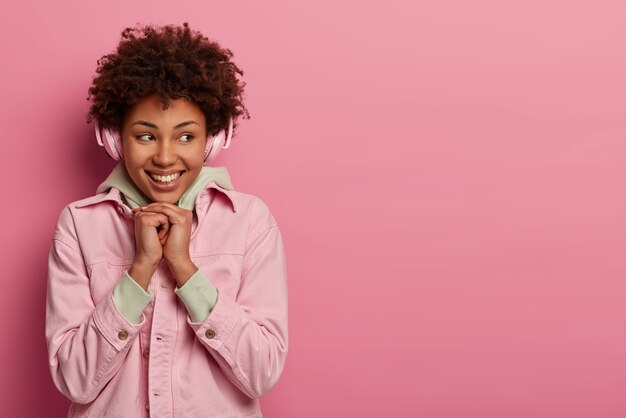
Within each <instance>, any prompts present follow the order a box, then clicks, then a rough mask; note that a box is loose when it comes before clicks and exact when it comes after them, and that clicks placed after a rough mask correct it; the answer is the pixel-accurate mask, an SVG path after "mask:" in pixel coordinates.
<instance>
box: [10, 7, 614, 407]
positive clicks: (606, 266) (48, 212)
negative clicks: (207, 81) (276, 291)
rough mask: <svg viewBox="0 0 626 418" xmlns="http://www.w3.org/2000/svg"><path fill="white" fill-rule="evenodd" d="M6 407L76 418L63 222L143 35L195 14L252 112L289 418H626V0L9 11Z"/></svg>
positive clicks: (239, 182) (243, 142) (231, 155)
mask: <svg viewBox="0 0 626 418" xmlns="http://www.w3.org/2000/svg"><path fill="white" fill-rule="evenodd" d="M0 14H1V15H2V16H3V17H2V25H0V39H1V41H0V42H1V44H0V45H1V51H0V54H1V55H0V56H1V59H2V67H1V68H2V76H1V77H0V92H2V97H1V100H2V111H1V112H0V126H1V128H2V137H3V138H2V153H1V154H0V155H1V157H0V158H1V161H2V163H1V164H0V167H1V170H2V177H3V179H4V181H3V182H2V193H3V195H4V198H3V204H2V219H3V228H2V255H1V256H2V269H3V272H2V279H3V283H4V291H3V292H2V293H1V294H0V298H1V300H0V313H1V316H0V324H1V327H2V328H1V331H2V334H1V335H2V344H0V350H2V352H1V356H0V359H1V362H2V363H1V364H0V370H2V373H1V375H2V377H1V379H2V380H1V385H2V387H1V388H0V389H1V390H0V396H1V397H2V398H1V401H0V405H2V407H3V411H2V413H1V415H2V416H3V417H40V416H43V415H42V412H41V411H46V412H45V413H43V414H44V415H45V416H50V417H57V416H59V417H60V416H64V415H65V413H66V410H67V406H68V402H67V401H66V399H65V398H64V397H63V396H62V395H60V394H59V393H58V392H57V390H56V388H55V387H54V386H53V384H52V381H51V378H50V375H49V371H48V367H47V359H46V348H45V340H44V316H45V312H44V303H45V284H46V275H47V264H46V263H47V253H48V249H49V244H50V238H51V234H52V231H53V228H54V224H55V221H56V218H57V216H58V214H59V212H60V210H61V209H62V208H63V206H65V205H66V204H67V203H69V202H71V201H73V200H77V199H80V198H83V197H86V196H89V195H92V194H93V193H94V192H95V188H96V186H97V185H98V184H99V183H100V182H101V181H102V180H103V179H104V178H105V177H106V176H107V175H108V173H109V171H110V170H111V169H112V168H113V163H112V161H111V160H109V159H108V158H107V157H106V155H105V154H104V151H103V150H102V149H100V148H99V147H98V146H97V144H96V141H95V139H94V137H93V135H92V128H91V126H88V125H87V124H86V123H85V115H86V112H87V106H88V103H87V101H86V100H85V99H86V96H87V88H88V86H89V84H90V81H91V77H92V76H93V74H94V71H95V68H96V60H97V59H98V58H99V57H100V56H102V55H103V54H105V53H108V52H110V51H111V50H112V49H113V48H114V47H115V45H116V44H117V42H118V40H119V37H120V33H121V31H122V29H123V28H124V27H126V26H127V25H133V24H135V23H136V22H144V23H160V24H163V23H181V22H183V21H184V20H188V21H189V22H190V24H191V26H192V28H195V29H199V30H201V31H203V32H204V33H205V34H207V35H208V36H209V37H211V38H213V39H216V40H218V41H219V42H221V43H222V44H223V45H224V46H226V47H228V48H230V49H232V50H233V52H234V53H235V59H236V62H238V64H240V65H241V67H242V68H243V69H244V71H245V80H246V82H247V83H248V85H247V97H248V101H247V104H248V107H249V109H250V112H251V114H252V116H253V118H252V119H250V120H247V121H246V120H244V121H242V123H241V129H240V130H239V133H238V136H237V137H236V138H235V141H234V142H233V146H232V147H231V148H230V149H229V150H228V151H227V152H225V153H223V154H222V156H221V157H220V159H219V160H218V161H216V162H215V165H225V166H227V167H228V169H229V172H230V174H231V177H232V180H233V183H234V185H235V187H236V188H237V189H238V190H240V191H244V192H247V193H252V194H256V195H258V196H260V197H261V198H263V199H264V200H265V201H266V202H267V204H268V206H269V207H270V209H271V210H272V212H273V214H274V216H275V217H276V219H277V220H278V223H279V225H280V226H281V230H282V232H283V236H284V239H285V245H286V251H287V261H288V272H289V286H290V287H289V291H290V294H289V296H290V302H289V304H290V324H289V325H290V354H289V358H288V361H287V366H286V369H285V372H284V374H283V377H282V379H281V381H280V382H279V384H278V385H277V386H276V387H275V389H274V390H273V391H272V392H271V393H270V394H268V395H267V396H266V397H265V398H263V399H262V406H263V410H264V412H265V414H266V416H267V417H268V418H270V417H272V418H283V417H284V418H287V417H298V418H308V417H311V418H313V417H316V418H317V417H362V418H365V417H404V416H420V417H429V418H430V417H433V418H444V417H445V418H448V417H481V418H490V417H494V418H496V417H498V418H500V417H507V418H514V417H550V418H555V417H567V418H573V417H594V418H595V417H602V418H613V417H615V418H618V417H620V418H622V417H624V416H626V396H624V391H625V389H626V332H625V328H624V320H625V319H626V283H625V280H626V279H625V278H626V275H625V273H626V268H625V266H624V249H625V248H626V222H625V218H624V212H625V210H626V195H625V193H624V179H625V174H626V164H625V163H626V153H625V152H626V119H625V118H624V110H625V109H626V107H625V105H626V81H625V80H626V59H625V51H626V25H625V24H624V16H626V3H624V2H620V1H608V0H607V1H599V0H594V1H546V0H541V1H539V0H531V1H528V0H525V1H497V0H491V1H489V0H474V1H461V0H456V1H445V2H436V1H428V2H426V1H423V2H415V1H409V0H405V1H391V0H387V1H385V2H380V3H379V4H374V3H373V2H364V1H356V0H350V1H343V2H338V1H331V0H323V1H313V2H300V1H272V2H256V1H236V2H225V1H222V2H209V1H206V2H199V1H176V2H174V1H133V2H127V1H110V0H109V1H106V2H92V1H58V0H57V1H54V2H45V1H39V2H34V1H29V0H24V1H19V2H2V5H1V6H0Z"/></svg>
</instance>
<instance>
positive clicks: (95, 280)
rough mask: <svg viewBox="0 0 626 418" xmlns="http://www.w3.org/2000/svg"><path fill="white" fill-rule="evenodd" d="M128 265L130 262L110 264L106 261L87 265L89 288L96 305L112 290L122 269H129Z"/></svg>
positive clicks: (118, 279) (122, 271)
mask: <svg viewBox="0 0 626 418" xmlns="http://www.w3.org/2000/svg"><path fill="white" fill-rule="evenodd" d="M130 266H131V264H112V263H108V262H100V263H94V264H92V265H90V266H87V271H88V272H89V290H90V291H91V297H92V299H93V301H94V303H95V304H96V305H97V304H98V303H99V302H100V301H101V300H102V299H103V298H104V297H105V296H107V295H109V294H110V293H111V291H113V288H114V287H115V286H116V285H117V283H118V282H119V281H120V279H121V278H122V275H123V274H124V271H125V270H127V269H129V268H130Z"/></svg>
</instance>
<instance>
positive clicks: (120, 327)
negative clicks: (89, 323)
mask: <svg viewBox="0 0 626 418" xmlns="http://www.w3.org/2000/svg"><path fill="white" fill-rule="evenodd" d="M93 318H94V322H95V324H96V327H97V328H98V329H99V330H100V333H101V334H102V335H103V336H104V338H106V339H107V341H108V342H109V343H110V344H111V345H112V346H113V347H115V349H116V350H118V351H121V350H122V349H124V348H125V347H127V346H128V345H129V344H132V342H133V341H134V340H135V338H136V337H137V335H139V331H140V330H141V328H143V326H144V325H145V324H146V318H145V317H144V316H143V315H141V322H139V323H138V324H133V323H130V322H128V320H126V318H125V317H124V316H123V315H122V313H121V312H120V311H119V309H117V307H116V306H115V302H114V301H113V294H112V293H109V295H108V296H106V297H105V298H104V299H103V300H102V301H100V303H99V304H98V305H96V310H95V311H94V316H93Z"/></svg>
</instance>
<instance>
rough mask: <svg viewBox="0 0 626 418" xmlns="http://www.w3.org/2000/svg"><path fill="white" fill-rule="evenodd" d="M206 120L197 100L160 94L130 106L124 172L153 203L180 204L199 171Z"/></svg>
mask: <svg viewBox="0 0 626 418" xmlns="http://www.w3.org/2000/svg"><path fill="white" fill-rule="evenodd" d="M205 132H206V120H205V117H204V114H203V113H202V111H201V110H200V108H199V107H198V105H196V104H195V103H194V102H193V101H190V100H188V99H185V98H180V99H176V100H173V99H170V100H169V107H168V108H167V109H166V110H163V104H162V102H161V99H160V98H159V96H158V95H157V94H154V95H151V96H148V97H146V98H144V99H142V100H140V101H139V102H137V103H136V104H135V105H134V106H133V107H132V108H130V109H129V110H128V112H127V113H126V115H125V117H124V124H123V127H122V147H123V152H124V164H125V166H126V170H127V171H128V174H129V175H130V178H131V179H132V180H133V182H134V183H135V185H136V186H137V187H138V188H139V189H140V190H141V191H142V192H143V194H144V195H146V197H148V198H149V199H150V200H151V201H153V202H167V203H173V204H176V203H177V202H178V200H179V199H180V197H181V196H182V194H183V193H184V192H185V191H186V190H187V189H188V188H189V187H190V186H191V184H192V183H193V182H194V180H195V179H196V178H197V177H198V175H199V174H200V170H201V169H202V164H203V160H204V147H205V144H206V136H205Z"/></svg>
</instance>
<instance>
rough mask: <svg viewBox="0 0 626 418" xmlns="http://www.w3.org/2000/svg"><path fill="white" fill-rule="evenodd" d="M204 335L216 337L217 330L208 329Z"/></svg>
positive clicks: (209, 337)
mask: <svg viewBox="0 0 626 418" xmlns="http://www.w3.org/2000/svg"><path fill="white" fill-rule="evenodd" d="M204 335H206V337H207V338H208V339H211V338H213V337H215V331H213V330H212V329H207V330H206V332H205V333H204Z"/></svg>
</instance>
